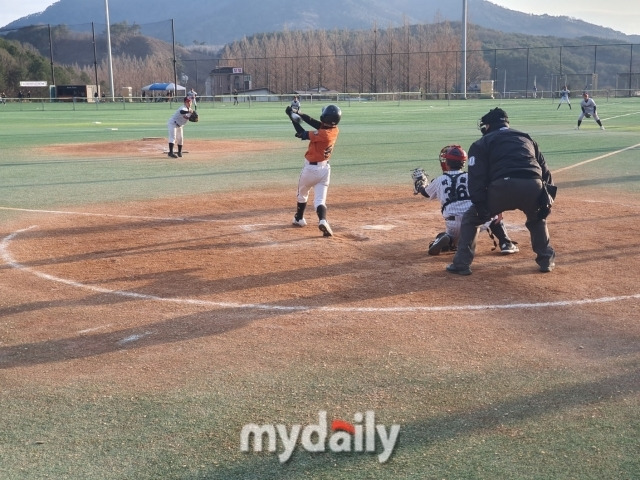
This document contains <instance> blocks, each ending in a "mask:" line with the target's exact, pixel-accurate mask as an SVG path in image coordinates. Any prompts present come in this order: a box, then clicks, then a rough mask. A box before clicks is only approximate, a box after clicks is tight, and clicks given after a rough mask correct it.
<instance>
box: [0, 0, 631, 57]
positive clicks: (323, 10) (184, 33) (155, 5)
mask: <svg viewBox="0 0 640 480" xmlns="http://www.w3.org/2000/svg"><path fill="white" fill-rule="evenodd" d="M105 13H106V12H105V8H104V5H103V4H102V2H99V6H96V2H88V1H87V0H59V1H57V2H56V3H54V4H53V5H51V6H49V7H47V9H46V10H44V11H43V12H40V13H35V14H32V15H28V16H26V17H23V18H20V19H18V20H15V21H13V22H11V23H10V24H8V25H6V26H4V27H3V28H2V29H0V32H1V31H3V30H4V31H6V30H11V29H16V28H19V27H24V26H28V25H37V24H49V25H60V24H64V25H68V26H73V25H81V24H89V23H92V22H93V23H95V24H98V25H100V24H102V25H106V15H105ZM461 19H462V2H461V1H457V2H456V1H451V0H428V1H426V2H425V1H424V0H395V1H394V2H389V1H388V0H325V1H323V2H301V1H299V0H296V1H294V0H213V1H212V0H189V1H188V2H187V3H186V4H181V3H179V2H175V0H136V1H135V2H132V1H131V0H109V20H110V23H111V24H114V23H122V22H127V23H128V24H130V25H131V24H137V25H140V26H142V27H143V29H142V30H143V32H144V33H145V34H147V35H151V36H156V37H158V38H161V39H163V40H165V41H166V40H170V39H171V33H172V31H173V32H174V33H175V39H176V41H177V42H178V43H180V44H182V45H185V46H186V45H192V44H199V45H213V46H220V45H224V44H226V43H229V42H232V41H234V40H240V39H242V38H243V37H245V36H247V37H249V36H251V35H254V34H257V33H269V32H276V31H282V30H284V29H288V30H314V29H320V30H334V29H346V30H367V29H371V28H372V27H373V26H374V25H378V26H380V27H383V28H387V27H393V26H402V25H404V24H405V23H408V24H416V23H427V24H428V23H433V22H434V21H441V20H449V21H460V20H461ZM171 20H173V25H171V22H170V21H171ZM468 21H469V23H471V24H476V25H479V26H481V27H484V28H489V29H493V30H497V31H501V32H504V33H521V34H527V35H539V36H555V37H562V38H568V39H571V38H578V37H595V38H602V39H608V40H616V41H620V42H625V43H637V42H639V41H640V35H626V34H624V33H622V32H618V31H615V30H613V29H611V28H607V27H602V26H598V25H593V24H590V23H587V22H584V21H582V20H578V19H575V18H570V17H565V16H562V17H558V16H550V15H530V14H525V13H521V12H517V11H514V10H510V9H507V8H503V7H500V6H498V5H496V4H493V3H491V2H489V1H487V0H471V1H469V2H468ZM170 25H171V26H170ZM171 27H172V28H171ZM154 30H155V32H154Z"/></svg>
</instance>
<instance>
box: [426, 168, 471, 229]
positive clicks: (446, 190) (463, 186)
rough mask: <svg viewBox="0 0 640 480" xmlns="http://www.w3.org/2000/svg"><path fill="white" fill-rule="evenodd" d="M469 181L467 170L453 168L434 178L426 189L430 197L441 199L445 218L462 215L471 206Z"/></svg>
mask: <svg viewBox="0 0 640 480" xmlns="http://www.w3.org/2000/svg"><path fill="white" fill-rule="evenodd" d="M468 182H469V179H468V176H467V173H466V172H463V171H462V170H452V171H450V172H447V173H443V174H442V175H440V176H439V177H437V178H435V179H434V180H432V181H431V182H430V183H429V185H427V188H426V189H425V191H426V192H427V195H429V198H430V199H433V200H436V199H437V200H440V205H441V206H442V216H443V217H444V218H445V219H447V218H448V217H452V216H462V214H464V212H466V211H467V210H468V209H469V207H471V199H470V197H469V187H468Z"/></svg>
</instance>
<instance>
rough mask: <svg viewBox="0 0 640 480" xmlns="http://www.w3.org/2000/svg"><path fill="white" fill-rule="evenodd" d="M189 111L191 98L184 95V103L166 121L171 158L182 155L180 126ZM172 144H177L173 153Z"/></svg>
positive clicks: (182, 138) (188, 114)
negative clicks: (175, 151)
mask: <svg viewBox="0 0 640 480" xmlns="http://www.w3.org/2000/svg"><path fill="white" fill-rule="evenodd" d="M191 113H192V110H191V99H190V98H189V97H184V103H183V104H182V105H181V106H180V108H179V109H178V110H176V111H175V113H174V114H173V115H171V118H170V119H169V122H168V123H167V127H168V128H169V156H170V157H171V158H178V157H182V143H183V140H184V137H183V135H182V128H183V127H184V126H185V125H186V124H187V122H188V121H189V117H190V116H191ZM174 145H178V153H173V147H174Z"/></svg>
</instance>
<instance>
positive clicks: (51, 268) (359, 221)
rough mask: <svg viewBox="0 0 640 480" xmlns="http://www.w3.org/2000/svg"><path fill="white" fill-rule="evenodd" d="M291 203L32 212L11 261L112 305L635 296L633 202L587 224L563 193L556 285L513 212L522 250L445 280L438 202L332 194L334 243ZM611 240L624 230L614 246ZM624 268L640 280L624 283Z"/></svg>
mask: <svg viewBox="0 0 640 480" xmlns="http://www.w3.org/2000/svg"><path fill="white" fill-rule="evenodd" d="M365 193H366V195H365ZM290 197H291V198H284V197H283V195H282V192H281V191H263V192H260V193H259V194H257V193H256V192H253V191H252V192H250V193H248V192H229V193H211V194H206V195H198V196H193V197H181V198H178V199H170V200H154V201H148V202H132V203H128V204H126V205H102V206H100V207H95V206H93V207H90V208H88V209H86V210H85V211H82V212H80V211H77V212H66V213H58V214H55V215H53V214H50V213H46V212H42V213H34V212H31V213H29V214H25V215H24V216H22V217H21V218H20V219H19V220H16V221H14V225H11V228H12V229H13V230H11V232H18V231H20V233H17V234H15V235H14V236H13V237H12V238H11V241H10V242H5V249H6V251H7V252H6V255H5V257H7V256H9V257H10V258H11V259H12V260H13V261H14V262H15V264H16V266H23V267H24V268H25V269H26V270H28V271H29V272H31V273H35V274H37V275H38V276H39V278H37V279H35V280H34V285H35V284H36V283H42V282H44V283H47V282H52V281H61V280H62V281H64V282H66V283H67V284H68V285H74V286H76V287H77V288H99V291H101V292H112V294H113V295H122V294H123V293H122V292H127V293H128V294H129V295H131V294H133V293H135V294H136V295H139V298H142V299H145V298H146V299H152V300H157V299H160V300H162V299H171V300H175V299H188V300H189V301H194V302H197V301H201V302H204V303H205V304H207V305H217V304H220V305H233V306H247V307H251V308H253V307H256V306H258V307H259V308H288V309H294V310H295V309H319V308H320V309H327V308H330V309H338V310H340V309H344V310H345V311H349V310H350V309H358V308H366V309H373V310H375V309H381V310H384V309H390V310H389V311H393V309H403V308H407V309H409V310H410V309H412V308H416V309H420V308H450V307H454V308H455V307H461V308H462V307H466V306H474V305H486V306H492V305H498V306H500V307H509V306H512V305H515V306H518V305H529V306H535V305H537V304H541V305H549V302H552V303H553V302H569V304H570V303H571V302H578V303H579V302H581V301H582V300H583V299H585V298H590V299H598V298H604V297H617V296H619V297H621V298H622V297H625V296H627V297H628V296H633V295H636V286H637V285H638V283H639V282H638V278H637V277H638V276H639V275H640V274H638V273H637V272H638V271H639V269H638V268H633V269H630V268H628V267H629V265H628V263H629V262H634V261H637V260H635V259H637V258H639V256H638V253H640V252H639V250H640V245H639V244H638V241H637V238H638V235H637V232H634V231H632V230H633V229H630V228H628V226H627V228H626V229H625V228H622V227H621V226H620V225H617V226H616V225H615V224H616V222H620V218H621V217H623V216H624V215H625V211H626V213H627V214H631V215H637V211H638V205H634V204H633V203H628V201H631V199H626V200H627V203H625V206H619V207H618V208H617V212H618V215H617V216H616V217H615V218H612V217H611V216H610V215H608V214H607V212H606V210H607V209H609V208H610V205H609V204H607V203H602V204H597V205H590V206H589V212H590V218H589V219H582V218H581V215H582V212H584V211H585V206H584V201H583V200H581V199H571V198H567V197H563V201H562V204H561V205H560V206H558V207H557V209H556V211H554V212H553V214H552V215H551V216H550V218H549V229H550V232H551V238H552V243H553V244H554V246H555V247H556V250H557V252H558V257H557V265H558V267H557V269H556V270H555V271H554V272H553V273H552V274H549V275H543V274H540V273H539V272H538V269H537V265H536V264H535V262H534V254H533V252H532V251H531V247H530V242H529V238H528V232H527V231H526V230H525V229H523V227H522V226H523V225H524V217H523V216H522V215H521V214H520V213H519V212H507V213H506V214H505V223H506V224H507V228H508V229H509V231H510V233H511V235H512V237H513V238H514V240H516V241H517V242H518V243H519V246H520V252H519V253H518V254H515V255H509V256H503V255H500V254H499V252H498V251H497V250H492V249H493V247H494V245H493V242H492V240H491V239H490V238H489V237H488V235H486V234H485V233H481V234H480V237H479V240H478V247H477V254H476V261H475V262H474V265H473V266H472V269H473V272H474V273H473V275H472V276H471V277H468V278H460V277H457V276H452V275H450V274H448V273H447V272H445V266H446V265H447V264H448V263H450V262H451V259H452V254H450V253H445V254H441V255H439V256H429V255H427V246H428V244H429V242H430V241H431V240H432V239H433V237H434V236H435V235H436V234H437V233H438V232H440V231H442V230H443V227H444V222H443V220H442V217H441V215H440V211H439V208H438V206H437V205H435V202H434V203H431V202H424V201H420V200H417V199H416V198H415V197H414V196H413V195H412V194H411V192H410V191H408V190H407V189H403V188H399V187H388V188H386V189H385V188H377V189H375V191H372V189H366V192H365V189H360V190H358V189H354V188H351V187H335V188H332V189H331V190H330V195H329V200H330V202H329V215H328V219H329V222H330V223H331V225H332V228H333V230H334V236H333V237H330V238H326V237H323V236H322V232H320V230H319V229H318V228H317V226H316V220H315V219H314V218H313V216H315V214H314V212H313V210H312V207H311V206H310V208H308V210H307V214H306V218H307V221H308V225H307V226H306V227H304V228H300V227H294V226H292V225H291V224H290V222H291V218H292V214H293V208H294V207H295V196H290ZM353 199H359V200H358V201H353ZM360 199H363V200H360ZM618 199H619V200H621V199H620V198H618ZM598 209H599V210H600V211H598ZM596 227H597V228H596ZM22 229H24V230H22ZM603 231H617V232H620V233H619V235H618V236H617V237H616V242H614V243H612V244H610V245H609V246H608V248H607V249H603V248H602V245H601V242H600V239H601V238H602V236H601V232H603ZM5 263H6V258H5ZM623 267H624V269H625V271H626V272H627V273H628V275H629V276H631V277H635V278H629V279H628V280H629V281H626V282H619V281H617V278H618V272H619V271H620V269H621V268H623ZM515 306H514V307H513V308H516V307H515Z"/></svg>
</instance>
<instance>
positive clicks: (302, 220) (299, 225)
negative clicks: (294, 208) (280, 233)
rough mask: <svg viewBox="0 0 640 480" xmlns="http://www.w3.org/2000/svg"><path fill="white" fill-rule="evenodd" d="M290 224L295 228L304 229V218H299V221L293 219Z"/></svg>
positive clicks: (305, 224)
mask: <svg viewBox="0 0 640 480" xmlns="http://www.w3.org/2000/svg"><path fill="white" fill-rule="evenodd" d="M291 224H292V225H295V226H296V227H306V226H307V221H306V220H305V219H304V218H301V219H300V220H296V217H293V220H292V221H291Z"/></svg>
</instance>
